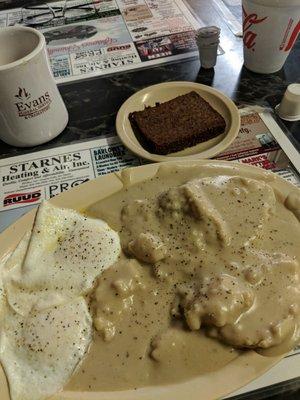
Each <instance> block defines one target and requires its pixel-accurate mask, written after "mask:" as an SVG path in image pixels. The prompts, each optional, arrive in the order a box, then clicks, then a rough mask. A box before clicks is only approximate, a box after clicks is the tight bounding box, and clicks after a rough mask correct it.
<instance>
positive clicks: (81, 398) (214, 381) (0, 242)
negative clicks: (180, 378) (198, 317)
mask: <svg viewBox="0 0 300 400" xmlns="http://www.w3.org/2000/svg"><path fill="white" fill-rule="evenodd" d="M170 164H171V163H170ZM160 165H161V164H158V163H156V164H148V165H143V166H140V167H136V168H129V169H125V170H123V171H121V172H117V173H111V174H108V175H104V176H101V177H99V178H97V179H94V180H92V181H89V182H87V183H85V184H83V185H80V186H77V187H75V188H73V189H71V190H69V191H66V192H64V193H61V194H60V195H58V196H56V197H54V198H52V199H51V200H50V202H51V203H52V204H54V205H57V206H60V207H67V208H73V209H76V210H79V211H84V210H85V209H87V208H88V207H89V206H90V205H91V204H93V203H95V202H97V201H99V200H101V199H104V198H106V197H108V196H110V195H112V194H114V193H116V192H118V191H120V190H121V189H122V188H123V182H124V183H126V185H128V183H130V184H134V183H137V182H141V181H144V180H146V179H150V178H152V177H153V176H155V174H156V172H157V170H158V168H159V167H160ZM176 165H180V166H181V165H182V166H191V167H193V166H201V173H199V176H200V175H201V177H204V176H215V175H216V174H218V175H239V176H244V177H250V178H254V179H260V180H264V181H265V182H268V183H269V184H270V185H271V186H272V187H273V188H274V190H276V192H277V193H278V194H280V195H282V196H284V197H283V198H286V197H287V196H288V194H290V193H291V192H295V193H299V192H300V191H299V189H297V188H296V187H295V186H294V185H292V184H291V183H289V182H287V181H285V180H284V179H282V178H280V177H279V176H277V175H275V174H273V173H271V172H268V171H265V170H263V169H261V168H257V167H253V166H249V165H245V164H238V163H234V162H228V161H216V160H198V161H177V162H176ZM212 167H217V168H218V171H216V170H215V169H214V168H212ZM162 190H164V188H163V187H162ZM35 212H36V209H34V210H32V211H31V212H29V213H28V214H25V215H24V216H23V217H21V218H20V219H19V220H18V221H16V222H15V223H14V224H12V225H11V226H10V227H8V228H7V229H6V230H5V231H4V232H2V233H1V234H0V263H1V259H3V258H4V257H6V255H7V254H8V253H10V252H11V251H12V250H13V249H14V248H15V247H16V245H17V243H18V242H19V241H20V239H21V238H22V237H23V235H24V234H25V232H27V231H28V230H29V229H31V226H32V224H33V221H34V216H35ZM282 357H283V356H280V357H278V356H276V357H263V356H261V355H259V354H257V353H256V352H254V351H252V350H248V351H244V352H242V353H241V355H240V356H238V357H237V358H235V359H234V360H233V361H231V362H230V363H229V364H227V365H226V366H225V367H224V368H221V369H220V370H217V371H215V372H211V373H207V374H204V375H201V376H197V377H194V378H191V379H189V380H187V381H184V382H178V383H174V384H168V385H160V386H150V387H144V388H139V389H137V390H124V391H111V392H71V391H68V392H66V391H65V392H61V393H59V394H56V395H55V396H53V397H51V400H153V399H155V400H171V399H172V400H185V399H188V400H212V399H217V398H220V397H224V396H225V395H227V394H229V393H230V392H232V391H234V390H237V389H238V388H240V387H242V386H243V385H246V384H247V383H249V382H250V381H251V380H253V379H255V378H257V377H259V376H260V375H262V374H263V373H264V372H266V371H267V370H268V369H269V368H271V367H272V366H273V365H275V364H276V363H277V362H278V361H280V360H281V359H282ZM99 374H101V371H99ZM0 399H1V400H9V392H8V386H7V381H6V378H5V374H4V372H3V370H2V369H1V365H0Z"/></svg>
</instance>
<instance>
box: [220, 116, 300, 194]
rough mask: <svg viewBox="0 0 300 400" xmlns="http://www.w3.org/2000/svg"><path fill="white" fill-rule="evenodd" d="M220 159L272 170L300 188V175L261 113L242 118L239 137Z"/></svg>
mask: <svg viewBox="0 0 300 400" xmlns="http://www.w3.org/2000/svg"><path fill="white" fill-rule="evenodd" d="M267 115H269V114H267ZM271 118H272V117H271ZM277 126H278V125H277ZM278 128H279V127H278ZM282 134H283V133H282ZM216 158H217V159H219V160H227V161H238V162H241V163H243V164H251V165H255V166H257V167H260V168H264V169H267V170H271V171H273V172H275V173H276V174H278V175H280V176H281V177H282V178H284V179H286V180H288V181H289V182H291V183H293V184H295V185H297V186H300V175H299V174H298V173H297V171H296V170H295V168H294V167H293V166H292V165H291V161H290V158H288V156H287V155H286V154H285V152H284V151H283V150H282V148H281V147H280V145H279V144H278V143H277V141H276V140H275V139H274V136H273V132H271V131H270V129H269V128H268V127H267V125H266V124H265V122H264V120H263V119H262V116H261V114H259V113H255V112H254V113H250V114H248V115H242V116H241V128H240V132H239V134H238V136H237V138H236V139H235V141H234V142H233V143H232V145H231V146H230V147H229V148H228V149H227V150H226V151H224V152H223V153H221V154H219V155H218V156H217V157H216Z"/></svg>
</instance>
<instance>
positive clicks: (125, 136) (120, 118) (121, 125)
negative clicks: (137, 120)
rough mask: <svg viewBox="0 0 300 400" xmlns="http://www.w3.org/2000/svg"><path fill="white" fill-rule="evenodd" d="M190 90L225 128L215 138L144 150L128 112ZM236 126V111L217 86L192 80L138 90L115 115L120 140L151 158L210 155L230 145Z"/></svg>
mask: <svg viewBox="0 0 300 400" xmlns="http://www.w3.org/2000/svg"><path fill="white" fill-rule="evenodd" d="M191 91H195V92H197V93H198V94H199V95H200V96H201V97H203V98H204V99H205V100H206V101H208V103H209V104H210V105H211V106H212V107H213V108H214V109H215V110H216V111H218V112H219V113H220V114H221V115H222V116H223V118H224V119H225V121H226V129H225V132H224V133H223V134H221V135H219V136H217V137H216V138H213V139H210V140H208V141H206V142H203V143H199V144H197V145H196V146H193V147H189V148H187V149H185V150H182V151H179V152H176V153H171V154H168V155H159V154H154V153H150V152H149V151H147V150H146V149H145V148H144V147H143V146H142V145H141V143H140V142H139V141H138V139H137V138H136V135H135V133H134V131H133V129H132V127H131V123H130V121H129V114H130V113H132V112H134V111H142V110H144V108H145V107H146V106H155V103H163V102H166V101H168V100H171V99H174V98H175V97H177V96H180V95H183V94H186V93H189V92H191ZM239 129H240V115H239V111H238V109H237V107H236V105H235V104H234V103H233V101H232V100H230V99H229V98H228V97H227V96H225V95H224V94H223V93H221V92H219V91H218V90H216V89H213V88H211V87H210V86H206V85H201V84H199V83H195V82H167V83H160V84H158V85H153V86H149V87H147V88H145V89H143V90H140V91H139V92H137V93H135V94H134V95H132V96H131V97H129V99H127V100H126V101H125V103H124V104H123V105H122V106H121V108H120V110H119V112H118V115H117V119H116V130H117V133H118V136H119V138H120V139H121V141H122V142H123V144H124V145H125V146H126V147H127V148H128V149H129V150H131V151H132V152H133V153H134V154H136V155H138V156H139V157H142V158H145V159H147V160H151V161H172V160H173V161H174V160H197V159H203V158H211V157H214V156H216V155H217V154H219V153H221V152H222V151H224V150H225V149H227V148H228V147H229V146H230V144H231V143H232V142H233V141H234V139H235V138H236V137H237V135H238V133H239Z"/></svg>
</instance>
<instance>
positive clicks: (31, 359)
mask: <svg viewBox="0 0 300 400" xmlns="http://www.w3.org/2000/svg"><path fill="white" fill-rule="evenodd" d="M2 324H3V325H2V329H1V334H0V361H1V363H2V366H3V368H4V370H5V373H6V376H7V379H8V382H9V387H10V395H11V400H43V399H45V398H48V397H49V396H52V395H53V394H54V393H56V392H58V391H59V390H61V389H62V388H63V386H64V385H65V384H66V382H67V381H68V379H69V378H70V376H71V375H72V372H73V371H74V369H75V368H76V366H77V365H78V364H79V363H80V361H81V360H82V358H83V356H84V354H85V353H86V351H87V349H88V346H89V344H90V342H91V339H92V321H91V317H90V314H89V311H88V308H87V305H86V302H85V300H84V299H83V298H82V297H81V298H77V299H74V300H73V301H72V302H70V303H67V304H64V305H61V306H58V307H52V308H50V309H48V310H43V311H40V312H37V311H32V312H30V313H29V314H28V315H27V316H25V317H24V316H21V315H19V314H17V313H16V312H15V311H14V310H12V309H11V307H10V306H9V305H7V307H6V311H5V317H4V319H3V321H2Z"/></svg>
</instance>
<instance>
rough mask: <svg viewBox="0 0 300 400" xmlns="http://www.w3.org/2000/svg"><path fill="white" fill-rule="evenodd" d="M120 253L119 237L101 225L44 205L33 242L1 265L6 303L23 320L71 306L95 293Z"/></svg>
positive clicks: (22, 245) (27, 240)
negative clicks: (100, 277) (97, 283)
mask: <svg viewBox="0 0 300 400" xmlns="http://www.w3.org/2000/svg"><path fill="white" fill-rule="evenodd" d="M120 250H121V247H120V240H119V236H118V234H117V233H116V232H115V231H113V230H112V229H111V228H110V227H109V226H108V225H107V224H106V223H105V222H104V221H102V220H98V219H92V218H87V217H84V216H83V215H81V214H79V213H78V212H76V211H74V210H70V209H64V208H58V207H55V206H52V205H51V204H50V203H48V202H44V203H43V204H42V205H41V206H40V207H39V210H38V212H37V215H36V219H35V222H34V226H33V228H32V233H31V236H30V237H29V236H28V235H27V236H25V237H24V239H23V240H22V241H21V242H20V244H19V246H18V247H17V248H16V250H15V252H14V253H13V254H12V256H11V258H10V259H9V260H8V261H7V263H6V265H5V268H4V269H5V271H4V277H3V279H4V288H5V291H6V296H7V300H8V302H9V304H10V306H11V307H12V308H13V309H14V310H15V311H16V312H18V313H19V314H22V315H26V314H27V313H28V312H30V310H31V309H32V308H35V309H37V310H43V309H46V308H48V307H52V306H55V305H59V304H63V303H64V302H66V301H70V300H71V299H73V298H75V297H77V296H79V295H83V294H85V293H87V292H88V291H89V290H90V289H91V288H92V287H93V284H94V282H95V279H96V277H97V276H98V275H100V274H101V273H102V272H103V271H104V270H105V269H107V268H109V267H110V266H111V265H112V264H113V263H114V262H115V261H116V260H117V258H118V256H119V254H120Z"/></svg>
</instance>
